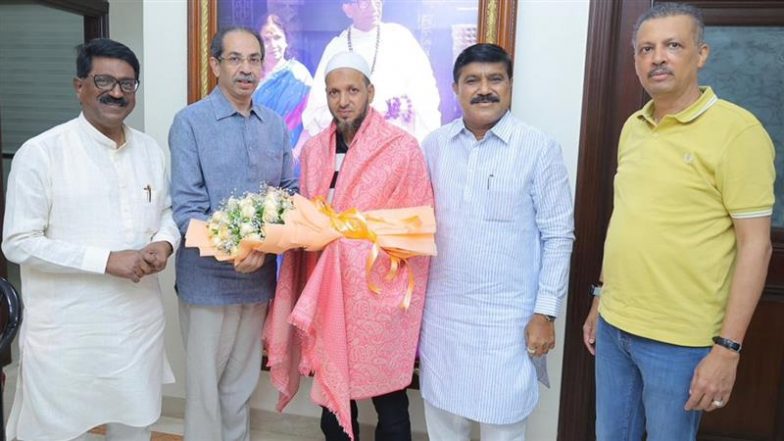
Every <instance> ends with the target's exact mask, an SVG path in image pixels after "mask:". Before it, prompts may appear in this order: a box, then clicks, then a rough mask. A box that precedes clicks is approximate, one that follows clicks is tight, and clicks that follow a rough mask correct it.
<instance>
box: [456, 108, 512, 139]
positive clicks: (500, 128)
mask: <svg viewBox="0 0 784 441" xmlns="http://www.w3.org/2000/svg"><path fill="white" fill-rule="evenodd" d="M512 118H514V117H513V116H512V112H511V111H509V110H507V111H506V113H505V114H504V116H502V117H501V119H499V120H498V122H496V123H495V125H494V126H493V127H491V128H490V130H488V131H487V133H485V137H484V138H483V139H482V140H484V139H487V135H488V134H492V135H494V136H495V137H496V138H498V139H499V140H501V141H503V143H504V145H509V141H510V140H511V139H512V130H513V127H512ZM461 133H466V134H467V135H469V136H471V137H472V139H475V138H474V135H473V133H471V131H470V130H468V128H467V127H466V126H465V121H464V120H463V118H460V119H458V120H457V124H454V125H453V126H452V127H451V129H450V131H449V139H452V138H454V137H455V136H457V135H459V134H461Z"/></svg>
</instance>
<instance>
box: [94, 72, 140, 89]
mask: <svg viewBox="0 0 784 441" xmlns="http://www.w3.org/2000/svg"><path fill="white" fill-rule="evenodd" d="M93 83H95V87H97V88H98V89H99V90H103V91H107V90H114V86H116V85H117V84H119V85H120V90H121V91H123V92H124V93H134V92H136V89H138V88H139V80H137V79H134V78H122V79H119V80H118V79H117V78H115V77H113V76H111V75H93Z"/></svg>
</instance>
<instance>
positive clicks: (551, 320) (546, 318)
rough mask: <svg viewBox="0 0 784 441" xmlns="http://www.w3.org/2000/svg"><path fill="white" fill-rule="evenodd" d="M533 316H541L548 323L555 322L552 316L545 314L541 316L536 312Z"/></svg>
mask: <svg viewBox="0 0 784 441" xmlns="http://www.w3.org/2000/svg"><path fill="white" fill-rule="evenodd" d="M535 314H536V315H541V316H542V317H544V319H545V320H547V321H548V322H550V323H552V322H554V321H555V316H554V315H547V314H542V313H539V312H536V313H535Z"/></svg>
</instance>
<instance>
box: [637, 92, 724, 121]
mask: <svg viewBox="0 0 784 441" xmlns="http://www.w3.org/2000/svg"><path fill="white" fill-rule="evenodd" d="M718 100H719V98H718V97H717V96H716V94H715V93H714V92H713V89H711V88H710V87H707V86H701V87H700V97H699V99H697V101H695V102H694V103H692V104H691V105H690V106H689V107H687V108H685V109H683V110H681V111H680V112H678V113H676V114H674V115H665V116H664V118H662V121H663V120H664V119H665V118H672V119H675V120H676V121H678V122H679V123H681V124H688V123H690V122H692V121H694V120H695V119H697V118H698V117H699V116H700V115H702V114H703V113H705V112H706V111H707V110H708V109H710V108H711V106H713V105H714V104H716V102H717V101H718ZM635 116H636V117H637V118H638V119H643V120H645V121H647V122H648V124H650V125H651V126H654V127H655V126H656V125H657V124H656V120H655V119H654V117H653V100H650V101H648V102H647V103H646V104H645V106H643V108H642V109H640V110H638V111H637V112H636V113H635ZM659 123H661V121H659Z"/></svg>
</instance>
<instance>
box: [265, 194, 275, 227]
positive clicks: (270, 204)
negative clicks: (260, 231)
mask: <svg viewBox="0 0 784 441" xmlns="http://www.w3.org/2000/svg"><path fill="white" fill-rule="evenodd" d="M278 219H279V216H278V201H276V200H275V199H274V198H267V199H265V200H264V219H263V221H264V222H270V223H272V222H278Z"/></svg>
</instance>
